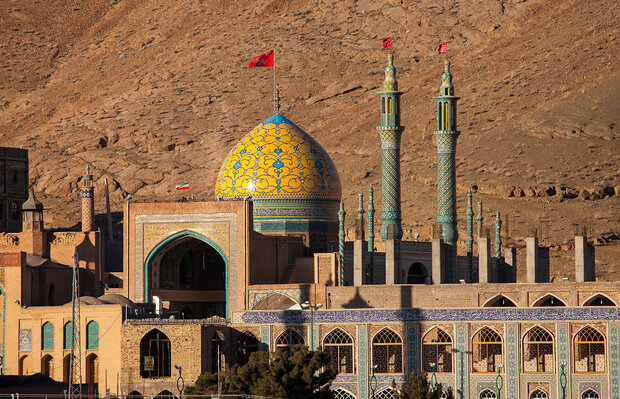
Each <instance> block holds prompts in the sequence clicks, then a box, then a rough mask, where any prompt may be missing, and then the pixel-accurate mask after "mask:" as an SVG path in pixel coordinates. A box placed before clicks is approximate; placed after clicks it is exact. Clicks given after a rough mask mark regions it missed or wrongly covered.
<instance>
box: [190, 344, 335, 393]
mask: <svg viewBox="0 0 620 399" xmlns="http://www.w3.org/2000/svg"><path fill="white" fill-rule="evenodd" d="M336 374H337V373H336V371H335V370H333V369H331V368H330V367H329V356H328V355H327V354H326V353H325V352H323V351H320V350H319V351H316V352H313V351H310V350H309V349H308V347H307V346H301V345H300V346H297V347H295V348H294V349H293V351H292V353H291V355H290V356H289V354H288V352H286V351H281V350H280V351H276V352H273V353H268V352H254V353H252V354H251V355H250V359H249V361H248V362H247V363H246V364H245V365H243V366H234V367H233V368H232V369H231V370H230V372H229V373H226V374H225V375H224V377H223V378H222V377H220V378H222V379H223V380H225V381H224V382H223V383H222V393H232V394H235V393H239V394H249V395H256V396H268V397H277V398H286V399H332V398H333V394H332V392H331V390H330V385H331V382H332V381H333V380H334V378H336ZM216 392H217V375H216V374H212V373H205V374H203V375H201V376H200V377H198V379H197V380H196V383H195V387H194V389H193V390H192V393H211V394H212V393H216Z"/></svg>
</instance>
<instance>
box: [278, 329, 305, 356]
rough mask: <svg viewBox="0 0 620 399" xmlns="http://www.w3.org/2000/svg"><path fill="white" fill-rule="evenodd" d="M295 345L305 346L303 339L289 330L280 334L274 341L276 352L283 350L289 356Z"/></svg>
mask: <svg viewBox="0 0 620 399" xmlns="http://www.w3.org/2000/svg"><path fill="white" fill-rule="evenodd" d="M297 345H305V341H304V338H303V337H302V336H301V335H300V334H299V333H298V332H297V331H294V330H291V329H290V328H289V329H287V330H286V331H284V332H283V333H282V334H280V336H279V337H278V338H277V339H276V350H278V349H281V350H285V351H287V352H288V354H289V355H290V354H291V352H292V350H293V348H294V347H295V346H297Z"/></svg>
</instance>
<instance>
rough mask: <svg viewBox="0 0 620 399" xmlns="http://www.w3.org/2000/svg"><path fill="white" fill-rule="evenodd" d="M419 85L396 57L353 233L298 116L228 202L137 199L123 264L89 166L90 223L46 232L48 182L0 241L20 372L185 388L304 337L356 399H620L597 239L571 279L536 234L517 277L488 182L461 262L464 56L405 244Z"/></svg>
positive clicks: (262, 138) (253, 149)
mask: <svg viewBox="0 0 620 399" xmlns="http://www.w3.org/2000/svg"><path fill="white" fill-rule="evenodd" d="M401 94H402V92H400V91H398V82H397V79H396V69H395V66H394V59H393V57H392V55H390V56H389V57H388V65H387V67H386V69H385V79H384V82H383V86H382V89H381V91H379V93H378V95H379V106H378V110H379V111H380V125H379V126H378V127H377V135H378V136H379V137H378V138H379V140H378V141H377V142H378V143H379V142H380V143H381V152H382V165H381V166H382V185H381V187H374V188H373V187H369V188H368V189H369V191H368V196H367V202H365V201H364V196H363V195H362V194H360V196H359V203H358V204H357V209H356V210H353V211H352V210H349V215H350V214H353V217H354V218H355V222H356V224H355V225H356V229H355V235H354V237H353V240H351V241H348V242H347V241H346V240H345V233H344V222H345V217H347V212H346V209H345V207H344V205H343V203H342V201H341V184H340V180H339V176H338V172H337V170H336V168H335V167H334V164H333V162H332V161H331V159H330V157H329V154H328V153H327V152H326V151H325V150H324V149H323V148H322V147H321V146H320V145H319V144H318V143H317V142H316V141H315V140H314V139H313V138H312V137H311V136H310V135H309V134H307V133H306V132H304V131H303V130H302V129H301V128H300V127H299V126H297V125H296V124H295V123H294V122H292V121H290V120H289V119H287V118H286V117H285V116H283V115H281V114H280V113H279V110H277V112H276V113H275V114H274V115H273V116H271V117H269V118H267V119H266V120H265V121H264V122H262V123H261V124H259V125H258V126H257V127H256V128H255V129H254V130H252V131H251V132H250V133H249V134H248V135H246V136H245V137H244V138H242V139H241V141H240V142H239V143H238V144H237V145H235V146H234V148H232V149H231V151H230V153H229V155H228V157H227V158H226V160H225V161H224V163H223V165H222V167H221V170H220V171H219V174H218V176H217V183H216V187H215V200H214V201H204V202H202V201H186V202H144V201H138V200H128V201H127V202H126V203H125V205H124V209H123V252H122V257H123V258H122V264H123V270H122V272H118V273H112V272H108V271H107V270H106V267H105V265H104V261H103V260H104V257H103V248H104V246H103V244H102V243H103V240H104V239H105V238H104V237H103V236H102V234H101V233H100V232H98V231H94V230H95V229H94V222H93V221H94V211H93V210H94V205H93V201H94V199H93V198H94V196H93V192H94V189H95V188H94V187H93V183H92V181H93V178H92V174H91V173H90V171H87V172H86V174H85V175H84V178H83V179H82V183H81V184H82V187H81V196H82V231H79V232H78V231H67V232H49V231H46V230H45V229H44V225H43V216H44V215H43V213H44V206H43V204H42V203H41V202H39V201H38V200H37V199H36V197H35V194H34V192H32V191H31V192H30V197H29V198H28V200H26V201H25V202H24V203H23V205H22V217H21V220H22V231H21V232H20V233H4V234H0V287H1V289H2V292H1V294H2V347H1V349H2V353H1V354H2V373H3V374H32V373H38V372H42V373H44V374H47V375H49V376H50V377H52V378H54V379H56V380H58V381H65V382H67V381H69V380H70V379H73V380H74V381H81V382H82V383H83V384H84V385H83V390H84V391H88V392H89V393H93V394H94V393H99V394H101V395H103V394H106V393H109V394H123V395H132V397H149V396H150V397H153V396H155V397H167V396H166V395H171V394H172V395H178V393H179V391H178V390H177V378H178V377H179V375H180V374H181V373H182V376H183V378H184V380H185V384H186V385H185V386H189V385H191V384H192V383H193V381H195V380H196V378H197V377H198V376H199V375H200V374H201V373H204V372H215V371H217V370H218V368H219V369H221V370H225V369H226V368H228V367H231V366H232V365H234V364H243V363H245V362H247V360H248V357H249V355H250V354H251V353H252V352H254V351H274V350H277V349H282V350H291V348H292V347H293V346H294V345H297V344H305V345H308V346H310V347H311V348H318V347H322V348H323V349H324V350H325V351H327V352H328V353H329V354H330V358H331V364H332V365H333V366H334V367H335V368H336V369H337V370H338V371H339V374H338V376H337V378H336V379H335V381H334V382H333V384H332V389H333V391H334V395H335V397H336V398H337V399H368V398H371V397H374V398H378V399H389V398H392V397H393V391H392V389H393V388H392V381H395V382H396V383H397V384H400V383H402V382H403V381H404V379H405V378H406V376H407V375H409V374H410V373H411V372H412V371H414V370H415V371H418V372H419V371H422V370H424V371H427V372H429V373H431V375H433V378H434V379H436V381H437V382H440V383H441V384H442V385H443V386H444V387H451V388H452V389H453V391H454V393H455V396H456V397H457V398H477V399H491V398H499V397H501V398H510V399H517V398H527V399H542V398H570V399H594V398H601V399H602V398H615V399H620V369H619V368H620V349H619V330H620V307H619V306H618V305H619V304H620V282H603V281H596V276H595V273H594V272H595V269H594V256H593V252H592V251H593V250H592V248H591V247H590V246H589V245H588V242H587V237H585V235H583V234H582V235H578V236H576V237H575V238H574V240H575V275H574V276H572V277H571V278H567V279H565V280H564V281H561V282H553V283H552V282H549V278H548V269H547V270H546V267H548V266H545V264H544V262H542V261H541V258H542V256H541V254H540V252H541V251H542V248H540V247H539V243H538V241H537V239H536V237H529V238H527V240H526V241H527V247H526V248H525V252H526V255H525V259H526V264H525V265H520V267H525V269H526V272H527V273H526V276H527V281H526V282H517V281H516V268H517V264H516V259H517V256H516V251H517V249H515V248H503V247H502V241H501V237H502V235H501V218H500V214H499V213H498V214H497V215H496V218H495V220H494V224H493V231H494V236H493V241H494V242H493V245H494V246H493V251H492V249H491V237H489V235H490V234H486V233H485V231H486V230H488V229H484V228H483V220H482V210H481V206H482V205H481V203H478V217H477V226H474V212H473V207H472V200H473V198H472V197H473V196H472V194H471V192H470V193H469V194H468V209H467V213H466V215H465V223H466V224H467V237H466V244H467V251H466V254H461V255H459V254H457V250H456V243H457V241H458V230H457V221H458V218H457V214H456V184H455V176H456V174H455V170H456V164H455V152H456V142H457V138H458V136H459V131H458V129H457V101H458V99H459V98H458V97H456V96H455V91H454V86H453V84H452V74H451V72H450V64H449V62H447V61H446V63H445V69H444V72H443V74H442V75H441V86H440V89H439V94H438V96H437V97H435V100H436V101H437V121H438V125H437V130H436V131H435V132H434V134H435V138H436V143H437V160H438V177H437V189H438V192H437V225H438V226H439V228H438V229H437V232H436V234H435V235H434V237H433V239H432V240H431V241H430V242H418V241H404V240H402V237H403V229H402V223H401V208H400V206H401V203H400V202H401V201H400V195H401V192H400V191H401V190H400V139H401V135H402V133H403V131H404V127H403V126H401V124H400V96H401ZM375 190H376V191H377V192H379V193H380V197H381V201H380V206H379V204H378V203H377V204H376V206H377V207H378V208H380V214H378V215H377V221H376V223H375ZM364 194H365V193H364ZM377 202H379V201H378V196H377ZM376 224H379V226H377V228H375V225H376ZM376 230H377V231H379V232H380V239H379V237H377V238H376V239H375V231H376ZM474 233H476V234H474ZM474 235H475V237H474ZM474 249H476V251H477V252H476V254H474ZM73 265H77V266H78V267H79V273H78V274H77V276H78V278H79V281H80V284H79V292H78V295H79V301H78V302H79V305H80V306H79V307H78V309H79V312H78V314H77V315H76V316H75V317H73V308H72V306H71V293H72V292H71V291H72V284H71V283H70V281H71V276H72V275H73V270H74V267H73ZM72 320H75V324H74V323H73V321H72ZM72 337H74V338H72ZM75 337H76V338H75ZM72 354H73V355H74V356H75V359H76V361H75V362H72V361H71V360H72Z"/></svg>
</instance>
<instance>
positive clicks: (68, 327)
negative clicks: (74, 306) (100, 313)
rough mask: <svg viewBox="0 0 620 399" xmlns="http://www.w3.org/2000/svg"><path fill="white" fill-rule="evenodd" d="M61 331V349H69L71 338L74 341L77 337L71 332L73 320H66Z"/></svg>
mask: <svg viewBox="0 0 620 399" xmlns="http://www.w3.org/2000/svg"><path fill="white" fill-rule="evenodd" d="M63 331H64V340H63V341H64V345H63V349H71V340H72V339H73V341H74V342H75V340H76V338H77V337H76V336H75V334H74V332H73V322H72V321H68V322H67V323H65V327H64V329H63Z"/></svg>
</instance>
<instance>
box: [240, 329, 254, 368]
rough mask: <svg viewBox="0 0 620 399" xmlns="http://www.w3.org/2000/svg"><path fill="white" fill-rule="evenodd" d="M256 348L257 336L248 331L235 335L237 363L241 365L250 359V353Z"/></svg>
mask: <svg viewBox="0 0 620 399" xmlns="http://www.w3.org/2000/svg"><path fill="white" fill-rule="evenodd" d="M257 350H258V338H256V336H255V335H254V334H252V333H251V332H249V331H244V332H242V333H241V334H239V335H238V336H237V364H238V365H240V366H243V365H244V364H246V363H247V362H248V360H250V355H251V354H252V353H253V352H256V351H257Z"/></svg>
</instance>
